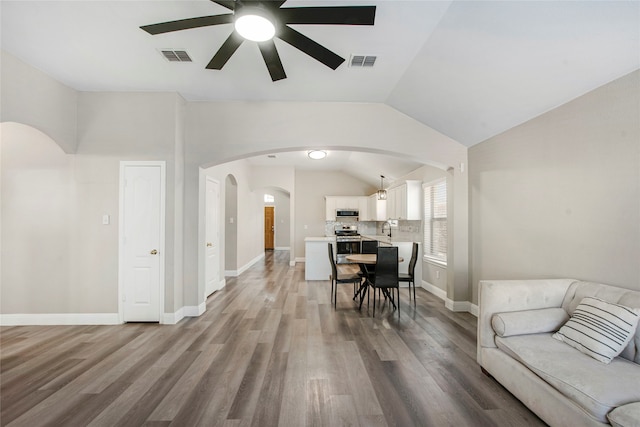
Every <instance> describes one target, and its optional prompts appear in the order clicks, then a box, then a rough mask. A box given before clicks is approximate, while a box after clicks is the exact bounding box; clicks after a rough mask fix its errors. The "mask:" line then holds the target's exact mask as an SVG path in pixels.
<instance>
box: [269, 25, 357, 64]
mask: <svg viewBox="0 0 640 427" xmlns="http://www.w3.org/2000/svg"><path fill="white" fill-rule="evenodd" d="M278 37H279V38H280V39H282V40H284V41H285V42H287V43H289V44H290V45H291V46H293V47H295V48H297V49H299V50H301V51H303V52H304V53H306V54H307V55H309V56H311V57H312V58H315V59H317V60H318V61H320V62H322V63H323V64H324V65H326V66H327V67H329V68H331V69H333V70H335V69H336V68H338V67H339V66H340V64H342V63H343V62H344V58H343V57H341V56H339V55H337V54H335V53H333V52H331V51H330V50H329V49H327V48H326V47H324V46H322V45H321V44H318V43H316V42H314V41H313V40H311V39H310V38H309V37H307V36H305V35H304V34H301V33H299V32H297V31H296V30H294V29H293V28H291V27H288V26H286V25H283V26H282V28H281V29H280V32H279V33H278Z"/></svg>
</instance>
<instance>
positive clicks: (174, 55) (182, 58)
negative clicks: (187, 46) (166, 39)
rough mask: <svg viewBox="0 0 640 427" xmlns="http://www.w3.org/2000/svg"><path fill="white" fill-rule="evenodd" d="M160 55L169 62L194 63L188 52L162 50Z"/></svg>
mask: <svg viewBox="0 0 640 427" xmlns="http://www.w3.org/2000/svg"><path fill="white" fill-rule="evenodd" d="M160 53H162V56H164V57H165V59H166V60H167V61H169V62H192V61H191V57H190V56H189V54H188V53H187V51H186V50H173V49H162V50H160Z"/></svg>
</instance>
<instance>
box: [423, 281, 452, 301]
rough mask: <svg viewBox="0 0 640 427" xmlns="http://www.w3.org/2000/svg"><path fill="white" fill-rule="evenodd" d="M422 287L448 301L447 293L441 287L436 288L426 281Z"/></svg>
mask: <svg viewBox="0 0 640 427" xmlns="http://www.w3.org/2000/svg"><path fill="white" fill-rule="evenodd" d="M422 287H423V288H424V289H426V290H427V291H428V292H431V293H432V294H434V295H435V296H437V297H438V298H440V299H441V300H443V301H444V300H446V299H447V291H445V290H444V289H440V288H439V287H437V286H434V285H432V284H431V283H429V282H425V281H424V280H423V281H422Z"/></svg>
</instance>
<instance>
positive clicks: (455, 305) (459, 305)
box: [422, 280, 479, 317]
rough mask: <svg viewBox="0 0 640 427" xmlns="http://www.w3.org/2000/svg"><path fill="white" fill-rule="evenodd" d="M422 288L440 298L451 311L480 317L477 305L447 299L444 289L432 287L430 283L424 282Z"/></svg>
mask: <svg viewBox="0 0 640 427" xmlns="http://www.w3.org/2000/svg"><path fill="white" fill-rule="evenodd" d="M422 287H423V288H424V289H426V290H427V291H428V292H431V293H432V294H434V295H435V296H437V297H438V298H440V299H441V300H443V301H444V306H445V307H446V308H448V309H449V310H451V311H466V312H468V313H471V314H473V315H474V316H476V317H478V312H479V311H478V306H477V305H476V304H471V302H469V301H454V300H451V299H449V298H447V291H445V290H444V289H440V288H439V287H437V286H434V285H432V284H431V283H429V282H425V281H424V280H423V281H422Z"/></svg>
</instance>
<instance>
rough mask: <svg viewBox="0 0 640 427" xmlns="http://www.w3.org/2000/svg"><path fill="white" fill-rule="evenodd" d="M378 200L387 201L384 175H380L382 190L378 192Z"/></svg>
mask: <svg viewBox="0 0 640 427" xmlns="http://www.w3.org/2000/svg"><path fill="white" fill-rule="evenodd" d="M378 200H387V190H385V189H384V175H380V189H379V190H378Z"/></svg>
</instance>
